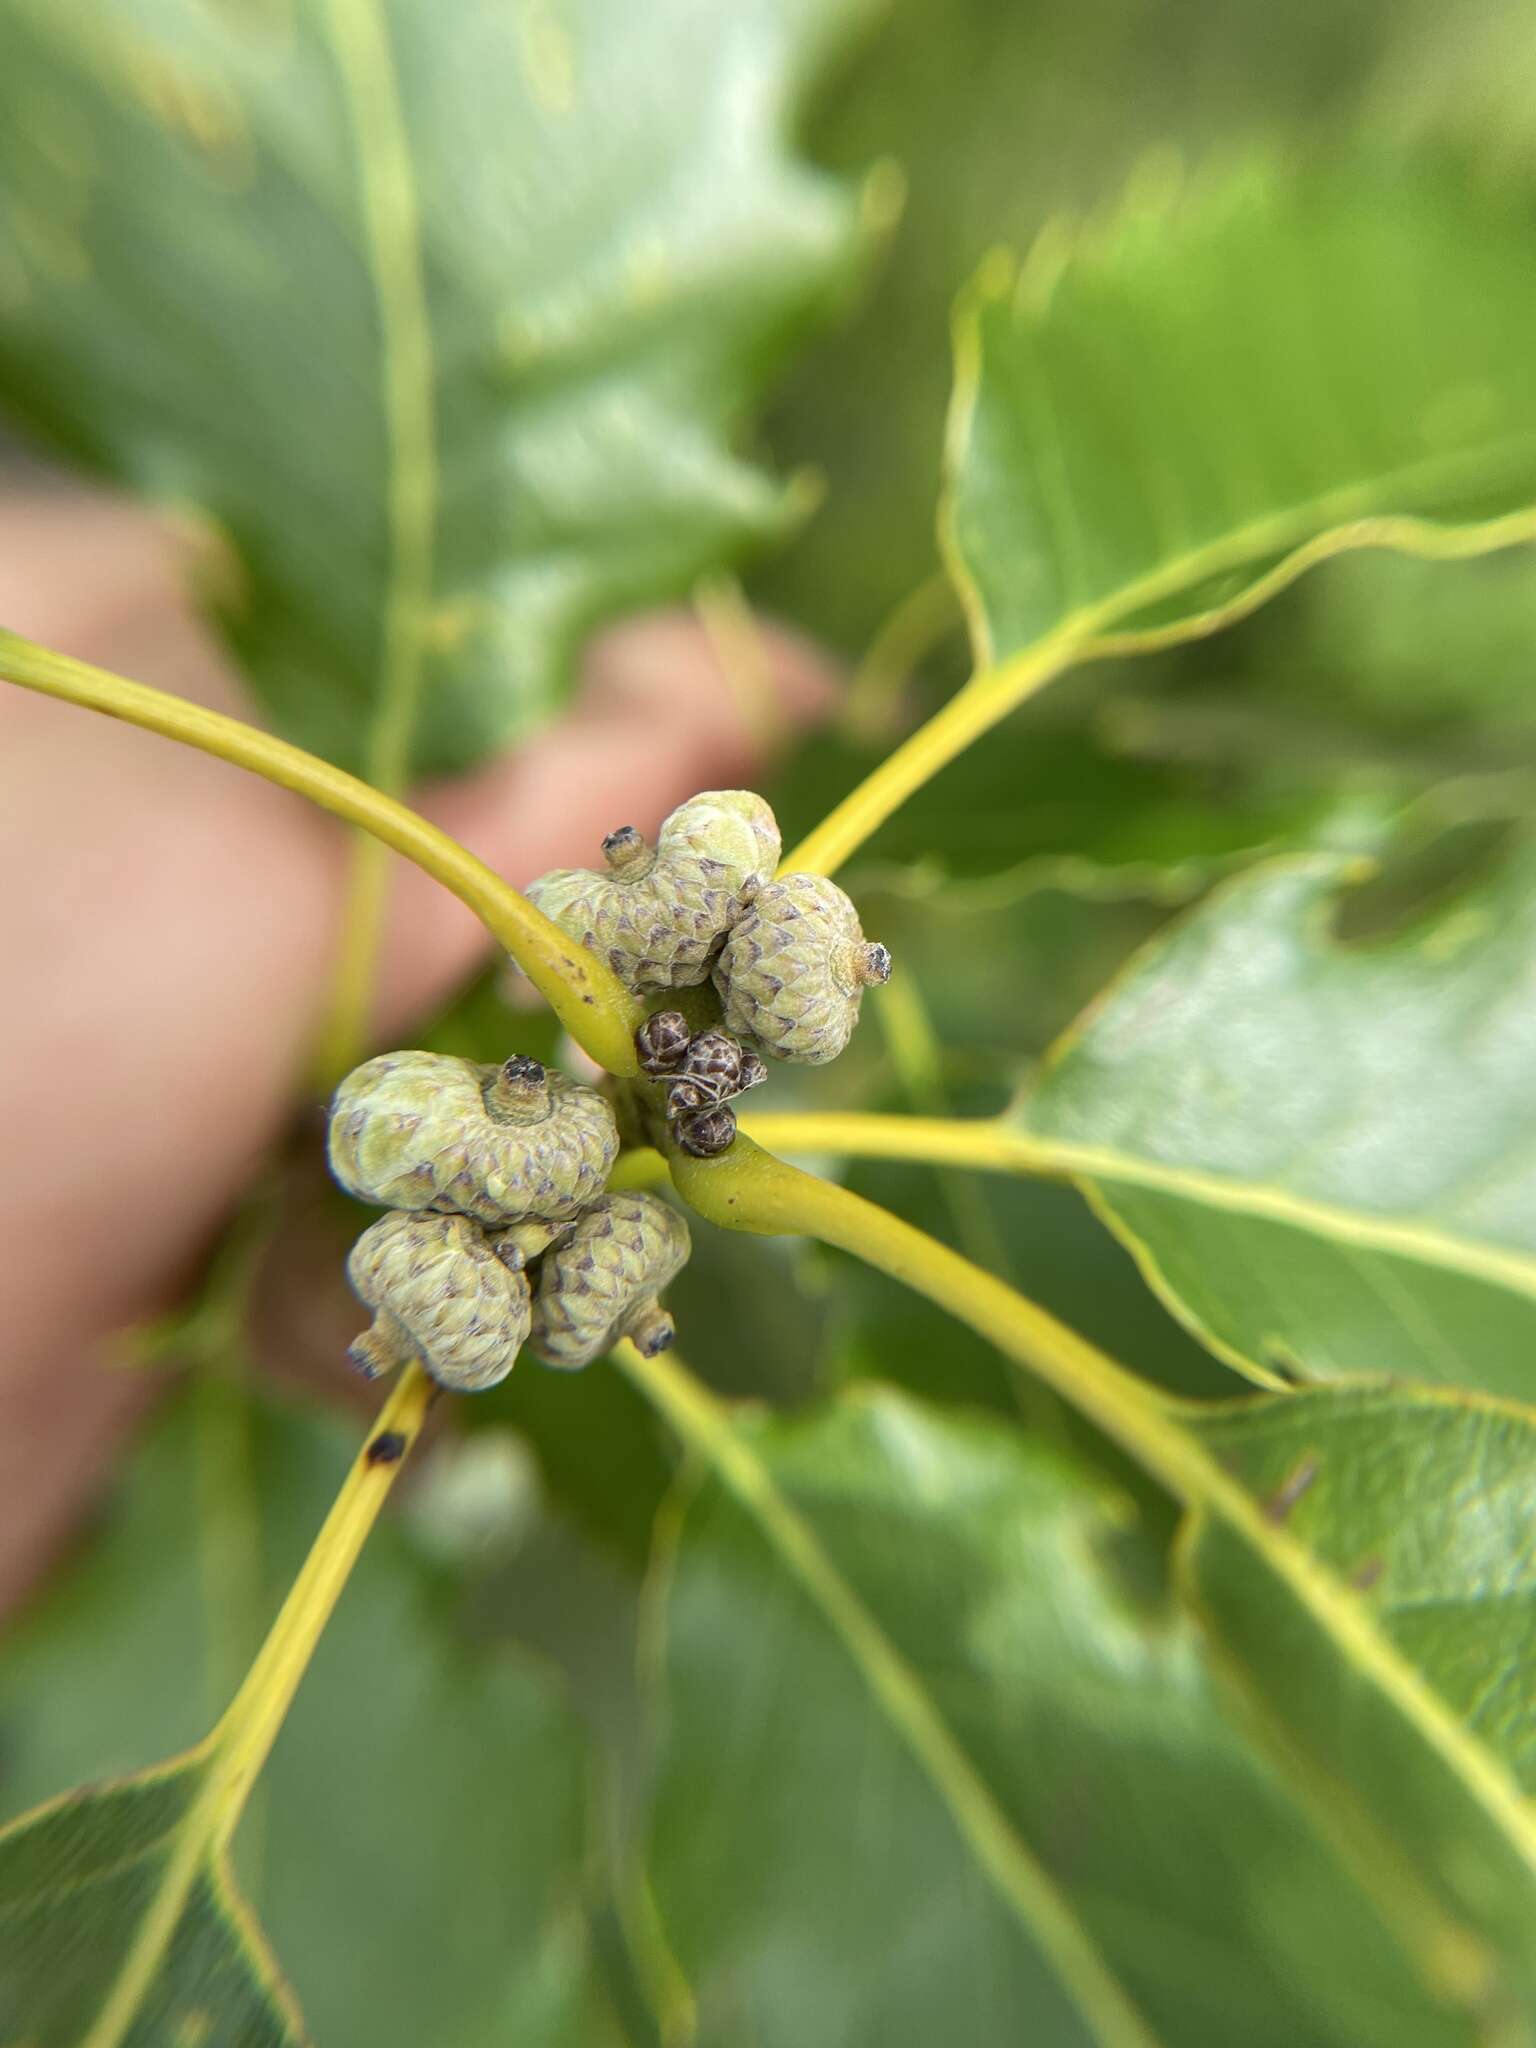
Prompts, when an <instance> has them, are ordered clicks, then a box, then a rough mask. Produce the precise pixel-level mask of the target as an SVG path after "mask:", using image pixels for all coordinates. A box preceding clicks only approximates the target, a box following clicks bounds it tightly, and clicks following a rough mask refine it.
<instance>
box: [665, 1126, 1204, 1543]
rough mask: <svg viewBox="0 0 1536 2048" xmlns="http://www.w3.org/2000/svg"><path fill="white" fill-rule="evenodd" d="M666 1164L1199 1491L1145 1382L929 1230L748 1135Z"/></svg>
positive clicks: (1180, 1436) (751, 1222)
mask: <svg viewBox="0 0 1536 2048" xmlns="http://www.w3.org/2000/svg"><path fill="white" fill-rule="evenodd" d="M903 1121H904V1119H903ZM669 1165H670V1167H671V1171H672V1179H673V1183H674V1185H675V1186H676V1188H677V1190H678V1192H679V1193H680V1194H681V1195H682V1197H683V1199H684V1200H685V1201H686V1202H687V1203H688V1204H689V1205H690V1206H691V1207H692V1208H694V1209H697V1210H698V1212H699V1214H700V1215H701V1216H704V1217H707V1218H708V1219H709V1221H710V1222H712V1223H718V1224H720V1225H721V1226H722V1227H723V1228H725V1229H727V1230H749V1231H754V1232H757V1233H758V1234H760V1235H763V1236H769V1237H773V1236H785V1235H789V1236H811V1237H816V1238H819V1239H820V1240H821V1242H822V1243H823V1244H831V1245H836V1246H838V1247H839V1249H841V1250H843V1251H846V1252H851V1253H852V1254H853V1256H854V1257H855V1258H860V1259H863V1260H864V1261H865V1263H866V1264H867V1265H871V1266H875V1267H877V1268H878V1269H879V1270H880V1271H881V1272H883V1273H888V1274H889V1275H890V1277H891V1278H892V1279H893V1280H897V1281H900V1282H901V1284H902V1285H903V1286H904V1287H910V1288H912V1289H913V1290H914V1292H916V1293H918V1294H923V1295H926V1296H927V1297H928V1299H929V1300H930V1301H933V1302H936V1303H937V1304H938V1305H939V1307H940V1308H944V1309H947V1310H948V1311H949V1313H950V1314H951V1315H953V1316H955V1317H956V1318H957V1319H958V1320H959V1321H960V1322H962V1323H966V1324H969V1326H970V1327H971V1328H972V1329H973V1330H975V1331H976V1332H977V1334H978V1335H979V1336H982V1337H985V1338H986V1340H987V1342H988V1343H990V1344H994V1345H995V1346H996V1347H997V1349H998V1350H999V1351H1000V1352H1002V1354H1003V1356H1004V1357H1005V1358H1011V1359H1013V1360H1014V1362H1015V1363H1016V1364H1019V1365H1023V1366H1026V1367H1028V1368H1029V1370H1030V1371H1032V1372H1034V1373H1037V1374H1038V1375H1039V1377H1040V1378H1041V1379H1042V1380H1044V1381H1045V1383H1046V1385H1047V1386H1049V1387H1052V1388H1054V1389H1055V1391H1056V1392H1057V1393H1058V1394H1060V1395H1061V1396H1062V1397H1063V1398H1064V1399H1065V1400H1067V1401H1069V1402H1071V1404H1072V1405H1073V1407H1075V1408H1077V1409H1078V1410H1079V1411H1080V1412H1081V1413H1082V1414H1084V1415H1086V1416H1088V1417H1089V1419H1090V1420H1091V1421H1093V1422H1094V1423H1096V1424H1097V1425H1098V1427H1099V1428H1100V1429H1102V1430H1103V1431H1104V1433H1105V1435H1106V1436H1109V1437H1112V1438H1113V1439H1114V1441H1115V1442H1116V1443H1118V1444H1120V1445H1122V1447H1123V1448H1124V1449H1126V1450H1127V1451H1129V1452H1130V1453H1131V1455H1132V1456H1133V1457H1134V1458H1136V1459H1137V1461H1138V1462H1139V1463H1140V1464H1142V1465H1143V1466H1145V1468H1146V1469H1147V1470H1148V1471H1149V1472H1150V1473H1151V1474H1152V1475H1153V1476H1154V1477H1155V1478H1156V1479H1158V1480H1159V1481H1161V1483H1162V1484H1163V1485H1165V1486H1166V1487H1167V1488H1168V1489H1169V1491H1170V1492H1171V1493H1173V1494H1174V1495H1175V1496H1176V1497H1177V1498H1179V1499H1180V1500H1183V1501H1185V1502H1187V1503H1190V1504H1194V1503H1195V1502H1197V1501H1199V1500H1200V1499H1201V1498H1202V1497H1203V1496H1204V1494H1205V1493H1206V1491H1207V1488H1206V1485H1205V1478H1206V1466H1207V1463H1208V1461H1207V1459H1206V1458H1205V1455H1204V1453H1203V1452H1202V1451H1201V1450H1200V1449H1199V1447H1198V1446H1197V1445H1196V1444H1195V1442H1194V1440H1193V1439H1192V1438H1191V1437H1190V1436H1189V1435H1188V1434H1187V1432H1185V1431H1184V1430H1182V1429H1180V1428H1179V1427H1178V1425H1177V1423H1176V1422H1175V1421H1174V1419H1173V1417H1172V1414H1171V1412H1170V1410H1169V1408H1168V1406H1167V1404H1166V1403H1165V1402H1164V1401H1163V1400H1162V1399H1161V1397H1160V1396H1159V1395H1158V1394H1157V1393H1156V1392H1155V1391H1154V1390H1153V1389H1152V1388H1151V1387H1149V1386H1148V1385H1147V1384H1146V1383H1145V1382H1144V1381H1142V1380H1139V1379H1137V1378H1136V1376H1135V1375H1134V1374H1133V1373H1129V1372H1127V1371H1126V1370H1125V1369H1124V1367H1123V1366H1119V1365H1116V1364H1115V1362H1114V1361H1113V1359H1110V1358H1107V1357H1106V1356H1105V1354H1104V1353H1103V1352H1102V1351H1100V1350H1098V1349H1097V1348H1096V1347H1095V1346H1094V1345H1092V1344H1090V1343H1088V1342H1087V1341H1086V1339H1084V1338H1082V1337H1079V1336H1078V1334H1077V1332H1076V1331H1075V1330H1069V1329H1068V1328H1067V1326H1066V1324H1065V1323H1059V1322H1058V1321H1057V1320H1056V1318H1055V1317H1054V1316H1052V1315H1048V1314H1047V1313H1046V1311H1045V1310H1044V1309H1043V1308H1040V1307H1038V1306H1037V1305H1036V1304H1035V1303H1034V1302H1032V1301H1030V1300H1028V1299H1027V1298H1026V1297H1025V1296H1024V1295H1022V1294H1019V1293H1016V1292H1015V1290H1014V1289H1013V1288H1011V1287H1009V1286H1008V1285H1007V1284H1006V1283H1005V1282H1004V1281H1001V1280H998V1279H995V1278H994V1277H993V1275H992V1274H990V1273H988V1272H985V1271H984V1270H983V1269H982V1268H981V1267H980V1266H974V1265H972V1264H971V1262H970V1260H969V1259H964V1258H962V1257H961V1256H960V1254H959V1253H958V1252H952V1251H951V1250H950V1249H949V1247H948V1246H947V1245H942V1244H940V1243H939V1242H938V1241H937V1239H935V1238H931V1237H929V1236H928V1235H927V1233H926V1232H925V1231H921V1230H915V1229H914V1228H913V1227H912V1225H911V1224H910V1223H903V1222H902V1221H901V1219H900V1217H897V1216H892V1215H891V1214H890V1213H889V1211H887V1210H885V1209H882V1208H880V1207H879V1206H878V1205H877V1204H876V1203H874V1202H867V1201H865V1200H864V1198H863V1197H862V1196H861V1195H855V1194H852V1193H850V1192H849V1190H848V1189H847V1188H841V1187H837V1186H835V1185H834V1184H833V1183H832V1182H831V1181H825V1180H821V1179H819V1178H818V1177H817V1176H816V1175H815V1174H810V1173H802V1172H801V1171H800V1169H799V1168H798V1167H795V1166H790V1165H788V1164H787V1163H786V1162H785V1161H784V1160H782V1159H776V1158H775V1157H774V1156H773V1154H772V1153H771V1152H765V1151H763V1149H762V1148H761V1147H760V1146H758V1145H756V1144H754V1143H753V1142H752V1140H751V1139H750V1138H748V1137H746V1136H738V1138H737V1140H736V1142H735V1144H734V1145H733V1146H732V1147H731V1149H730V1150H729V1152H726V1153H723V1154H722V1155H721V1156H720V1157H719V1158H718V1159H692V1158H690V1157H688V1155H687V1154H685V1153H682V1152H676V1153H675V1154H673V1156H672V1157H671V1158H670V1159H669Z"/></svg>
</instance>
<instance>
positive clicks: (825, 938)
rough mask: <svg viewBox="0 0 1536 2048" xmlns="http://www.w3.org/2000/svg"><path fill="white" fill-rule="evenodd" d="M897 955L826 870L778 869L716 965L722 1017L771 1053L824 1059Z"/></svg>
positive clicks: (810, 1061) (839, 1044)
mask: <svg viewBox="0 0 1536 2048" xmlns="http://www.w3.org/2000/svg"><path fill="white" fill-rule="evenodd" d="M890 978H891V956H890V954H889V952H888V951H887V950H886V948H885V947H884V946H879V945H872V944H871V943H870V942H869V941H868V940H866V938H865V937H864V932H863V929H862V927H861V926H860V924H859V913H858V912H857V911H856V910H855V909H854V907H853V904H852V903H851V902H850V901H849V899H848V897H847V896H845V895H844V893H843V891H842V890H841V889H839V888H838V886H837V884H836V883H835V882H832V881H829V880H828V879H827V877H826V876H825V875H781V876H780V877H779V879H778V880H777V881H776V882H768V883H766V884H765V885H764V886H763V888H762V889H761V890H759V892H758V894H757V896H756V898H755V899H754V900H753V902H752V903H751V904H750V905H749V906H748V908H747V909H746V910H745V911H744V912H743V914H742V916H741V918H740V919H739V920H738V921H737V923H736V925H735V926H734V928H733V929H732V931H731V934H730V937H729V938H728V939H727V940H726V942H725V945H724V948H723V949H722V951H721V954H720V958H719V960H718V961H717V962H716V963H715V969H714V982H715V987H716V988H717V989H718V990H719V992H720V1000H721V1003H722V1004H723V1006H724V1010H725V1023H726V1028H727V1029H728V1030H729V1031H732V1032H734V1033H735V1034H736V1035H737V1036H738V1037H741V1038H749V1039H751V1040H752V1041H753V1043H754V1044H756V1045H758V1046H760V1047H761V1048H762V1050H763V1051H764V1052H766V1053H769V1054H771V1055H772V1056H773V1057H774V1058H775V1059H781V1060H797V1061H801V1062H803V1063H805V1064H806V1065H809V1066H821V1065H823V1064H824V1063H825V1062H826V1061H827V1060H835V1059H836V1058H837V1056H838V1054H839V1053H840V1052H841V1051H842V1050H843V1048H844V1046H846V1045H847V1043H848V1041H849V1039H850V1038H851V1037H852V1036H853V1027H854V1025H855V1024H857V1023H858V1021H859V1003H860V1001H861V999H862V997H863V994H864V991H865V989H866V988H872V987H874V986H876V985H877V984H878V983H880V982H885V981H889V980H890Z"/></svg>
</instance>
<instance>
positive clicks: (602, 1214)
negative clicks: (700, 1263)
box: [529, 1194, 690, 1371]
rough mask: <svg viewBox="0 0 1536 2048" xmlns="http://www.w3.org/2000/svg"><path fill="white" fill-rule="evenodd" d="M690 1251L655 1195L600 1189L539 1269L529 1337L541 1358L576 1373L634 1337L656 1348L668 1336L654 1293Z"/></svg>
mask: <svg viewBox="0 0 1536 2048" xmlns="http://www.w3.org/2000/svg"><path fill="white" fill-rule="evenodd" d="M689 1250H690V1239H689V1235H688V1226H687V1224H686V1223H685V1222H684V1221H683V1219H682V1217H681V1216H679V1215H678V1213H677V1211H676V1210H675V1209H672V1208H669V1207H668V1205H667V1204H666V1203H665V1202H663V1201H661V1200H659V1199H658V1198H657V1197H656V1196H655V1195H646V1194H617V1195H604V1196H603V1197H602V1198H601V1200H600V1201H597V1202H594V1203H593V1205H592V1207H591V1208H590V1209H588V1210H587V1211H586V1212H585V1214H584V1215H582V1216H580V1217H579V1218H578V1219H577V1221H576V1224H575V1227H574V1228H573V1230H572V1231H571V1234H570V1236H569V1237H568V1238H567V1239H566V1241H565V1242H564V1243H563V1244H561V1245H559V1246H557V1247H555V1248H554V1249H553V1250H551V1251H549V1252H546V1253H545V1255H544V1260H543V1263H542V1265H541V1266H540V1268H539V1281H538V1289H537V1292H536V1294H535V1297H534V1304H533V1329H532V1333H531V1335H530V1338H529V1343H530V1345H531V1347H532V1349H533V1350H534V1352H535V1353H536V1354H537V1355H538V1356H539V1357H540V1358H542V1359H543V1360H544V1361H545V1363H546V1364H548V1365H555V1366H560V1367H562V1368H564V1369H565V1370H567V1371H575V1370H576V1369H577V1368H579V1367H581V1366H584V1365H590V1364H591V1363H592V1361H593V1360H594V1359H595V1358H601V1357H602V1356H603V1355H604V1353H605V1352H607V1351H610V1350H612V1348H613V1346H614V1345H615V1344H616V1343H617V1342H618V1340H619V1338H620V1337H623V1336H628V1335H631V1334H633V1335H635V1336H636V1339H637V1341H640V1342H642V1345H644V1344H649V1345H650V1346H651V1347H652V1349H653V1350H661V1349H664V1348H665V1344H666V1343H670V1341H671V1321H672V1319H671V1317H670V1316H667V1315H666V1314H665V1311H663V1310H662V1309H661V1308H660V1305H659V1304H658V1302H657V1300H656V1297H657V1295H658V1294H659V1293H660V1292H661V1290H662V1289H663V1288H664V1287H665V1286H666V1285H667V1284H668V1282H669V1281H671V1280H672V1279H674V1278H675V1277H676V1275H677V1274H678V1273H679V1272H680V1271H681V1270H682V1268H683V1266H684V1264H685V1263H686V1261H687V1258H688V1253H689Z"/></svg>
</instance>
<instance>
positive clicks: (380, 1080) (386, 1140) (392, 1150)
mask: <svg viewBox="0 0 1536 2048" xmlns="http://www.w3.org/2000/svg"><path fill="white" fill-rule="evenodd" d="M618 1150H619V1133H618V1126H617V1125H616V1124H615V1122H614V1118H613V1111H612V1109H611V1108H610V1107H609V1105H608V1103H607V1102H606V1100H605V1099H604V1098H603V1097H602V1096H601V1095H599V1094H598V1093H597V1091H596V1090H595V1089H592V1088H583V1087H582V1086H581V1085H580V1084H579V1083H578V1082H575V1081H572V1080H569V1079H568V1078H567V1077H566V1076H565V1075H564V1074H557V1073H552V1072H549V1071H548V1070H546V1069H545V1068H544V1067H543V1066H542V1065H541V1064H540V1063H539V1061H537V1060H533V1059H527V1058H523V1057H521V1056H519V1057H516V1058H513V1059H510V1060H508V1061H506V1062H505V1064H504V1065H502V1066H499V1067H495V1066H481V1065H479V1064H477V1063H476V1062H475V1061H473V1060H461V1059H455V1058H453V1057H451V1056H450V1055H449V1054H446V1053H434V1052H387V1053H381V1054H380V1055H379V1056H378V1058H377V1059H371V1060H368V1061H366V1062H365V1064H364V1065H362V1066H360V1067H358V1068H357V1069H356V1071H355V1072H353V1073H351V1074H349V1075H348V1076H347V1078H346V1079H345V1080H344V1081H343V1082H342V1084H341V1086H340V1087H339V1088H338V1089H337V1090H336V1094H335V1098H334V1100H333V1101H332V1104H331V1133H330V1157H331V1171H332V1172H333V1173H334V1174H335V1176H336V1178H337V1179H338V1180H339V1181H340V1182H341V1184H342V1186H343V1187H344V1188H345V1189H346V1190H347V1191H348V1193H349V1194H353V1195H358V1196H360V1197H361V1198H362V1200H363V1201H365V1202H378V1203H381V1204H384V1205H386V1206H387V1207H389V1208H392V1209H435V1210H443V1211H454V1212H457V1213H458V1214H460V1215H464V1216H473V1217H475V1218H476V1219H477V1221H479V1222H481V1223H485V1224H492V1225H494V1224H505V1223H511V1222H514V1221H517V1220H519V1219H521V1218H524V1217H529V1216H537V1217H543V1218H546V1219H548V1218H561V1217H566V1216H574V1215H575V1214H576V1213H577V1211H578V1210H580V1209H582V1208H584V1207H585V1206H586V1204H587V1203H588V1202H590V1201H591V1200H592V1199H593V1197H594V1196H595V1195H599V1194H601V1192H602V1190H603V1188H604V1187H605V1186H606V1185H607V1182H608V1176H609V1173H610V1172H611V1171H612V1169H613V1162H614V1160H615V1158H616V1157H617V1156H618Z"/></svg>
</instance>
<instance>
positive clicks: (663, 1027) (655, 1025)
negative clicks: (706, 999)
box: [635, 1010, 692, 1080]
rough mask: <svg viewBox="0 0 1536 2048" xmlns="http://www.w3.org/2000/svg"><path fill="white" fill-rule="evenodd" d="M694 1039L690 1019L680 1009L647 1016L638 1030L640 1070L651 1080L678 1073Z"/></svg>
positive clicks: (637, 1046) (636, 1036)
mask: <svg viewBox="0 0 1536 2048" xmlns="http://www.w3.org/2000/svg"><path fill="white" fill-rule="evenodd" d="M691 1039H692V1033H691V1032H690V1031H689V1029H688V1019H687V1018H686V1017H685V1016H684V1015H683V1013H682V1011H681V1010H658V1011H657V1012H656V1014H655V1016H654V1017H647V1018H646V1020H645V1022H644V1023H643V1024H642V1025H641V1026H640V1029H639V1030H638V1031H637V1032H636V1033H635V1052H636V1054H637V1055H638V1057H639V1060H640V1071H641V1072H642V1073H643V1074H649V1075H650V1076H651V1078H652V1080H659V1079H660V1078H661V1077H662V1075H663V1074H675V1073H676V1072H677V1070H678V1068H679V1067H680V1066H681V1065H682V1063H683V1058H684V1055H685V1054H686V1053H687V1051H688V1047H689V1044H690V1042H691Z"/></svg>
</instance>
